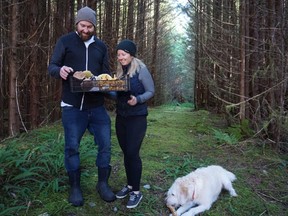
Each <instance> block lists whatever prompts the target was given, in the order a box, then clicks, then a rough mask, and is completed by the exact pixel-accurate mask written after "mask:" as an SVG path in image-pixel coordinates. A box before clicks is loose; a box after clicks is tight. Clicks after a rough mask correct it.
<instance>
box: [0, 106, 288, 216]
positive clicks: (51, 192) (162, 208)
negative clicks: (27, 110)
mask: <svg viewBox="0 0 288 216" xmlns="http://www.w3.org/2000/svg"><path fill="white" fill-rule="evenodd" d="M111 119H112V162H111V165H112V167H113V170H112V173H111V177H110V180H109V184H110V186H111V188H112V189H113V191H115V192H116V191H117V190H119V189H121V188H122V186H123V185H125V183H126V182H125V172H124V168H123V157H122V153H121V150H120V148H119V145H118V143H117V139H116V137H115V129H114V119H115V115H114V113H111ZM238 132H239V131H238ZM238 132H237V127H227V125H226V124H225V121H224V118H222V117H221V116H219V115H214V114H212V113H209V112H207V111H204V110H199V111H193V110H192V108H191V107H189V106H162V107H155V108H151V109H150V110H149V116H148V130H147V134H146V137H145V139H144V142H143V146H142V150H141V155H142V160H143V174H142V181H141V191H142V193H143V195H144V197H143V200H142V202H141V203H140V204H139V206H138V207H137V208H135V209H127V208H126V207H125V206H126V202H127V199H126V198H125V199H121V200H116V201H114V202H112V203H106V202H104V201H102V200H101V199H100V197H99V195H98V193H97V192H96V190H95V185H96V182H97V169H96V168H95V165H94V164H95V154H96V153H97V148H95V146H94V145H93V137H92V136H91V135H90V134H89V133H86V134H85V136H84V137H83V139H82V142H81V167H82V179H81V185H82V190H83V195H84V199H85V203H84V206H82V207H78V208H76V207H72V206H71V205H70V204H69V203H68V202H67V196H68V189H69V188H68V186H67V181H68V179H67V176H66V174H65V170H64V168H63V143H64V138H63V130H62V126H61V123H60V122H57V123H55V124H53V125H49V126H45V127H43V128H40V129H37V130H33V131H31V132H29V133H27V134H22V135H21V136H19V137H17V138H13V139H9V140H6V141H3V142H2V143H0V184H1V188H0V194H1V198H0V201H1V203H0V215H1V216H3V215H29V216H30V215H33V216H34V215H36V216H52V215H53V216H54V215H57V216H58V215H59V216H60V215H61V216H84V215H85V216H90V215H91V216H92V215H103V216H119V215H125V216H126V215H128V216H130V215H131V216H144V215H145V216H165V215H169V210H168V209H167V207H166V205H165V193H166V192H167V190H168V188H169V187H170V186H171V184H172V183H173V182H174V180H175V179H176V178H177V177H180V176H183V175H186V174H188V173H189V172H191V171H193V170H195V169H196V168H198V167H202V166H208V165H212V164H218V165H221V166H223V167H224V168H226V169H228V170H229V171H231V172H233V173H234V174H235V175H236V177H237V180H236V181H235V182H234V183H233V185H234V188H235V190H236V192H237V193H238V196H237V197H230V196H229V194H228V193H227V192H225V191H223V192H222V193H221V194H220V196H219V199H218V200H217V201H216V202H215V203H214V204H213V205H212V207H211V209H210V210H209V211H206V212H205V213H203V214H201V215H209V216H226V215H229V216H230V215H231V216H232V215H233V216H237V215H239V216H242V215H243V216H248V215H249V216H250V215H252V216H254V215H255V216H256V215H259V216H260V215H261V216H264V215H273V216H274V215H275V216H282V215H283V216H284V215H287V209H288V184H287V183H288V170H287V162H288V156H287V154H286V155H285V154H281V153H279V152H276V151H274V150H273V149H271V148H270V146H268V145H264V144H263V143H262V142H260V141H257V140H253V139H249V140H247V139H246V140H244V139H243V137H242V138H241V139H240V138H239V136H236V135H235V134H237V133H238Z"/></svg>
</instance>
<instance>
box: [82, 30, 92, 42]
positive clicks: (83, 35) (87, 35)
mask: <svg viewBox="0 0 288 216" xmlns="http://www.w3.org/2000/svg"><path fill="white" fill-rule="evenodd" d="M78 35H79V37H80V38H81V39H82V40H83V41H87V40H89V39H90V38H91V37H92V36H93V33H92V32H89V34H84V33H82V32H79V31H78Z"/></svg>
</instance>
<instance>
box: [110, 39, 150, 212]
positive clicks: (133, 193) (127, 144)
mask: <svg viewBox="0 0 288 216" xmlns="http://www.w3.org/2000/svg"><path fill="white" fill-rule="evenodd" d="M116 50H117V60H118V67H117V77H123V76H128V78H129V79H130V91H128V92H118V95H117V106H116V114H117V115H116V122H115V125H116V135H117V139H118V142H119V145H120V147H121V149H122V151H123V154H124V167H125V172H126V178H127V185H126V186H124V187H123V188H122V190H120V191H119V192H118V193H117V194H116V197H117V198H119V199H122V198H124V197H126V196H127V195H128V194H129V195H130V198H129V201H128V203H127V206H126V207H127V208H135V207H137V205H138V204H139V203H140V201H141V200H142V198H143V195H142V193H141V192H140V181H141V175H142V161H141V158H140V148H141V144H142V141H143V138H144V136H145V133H146V129H147V115H148V109H147V103H146V101H147V100H149V99H150V98H152V97H153V96H154V82H153V79H152V76H151V74H150V72H149V70H148V69H147V67H146V65H145V64H144V63H143V62H142V61H141V60H139V59H138V58H136V57H135V56H136V51H137V48H136V45H135V43H134V42H133V41H131V40H123V41H121V42H120V43H119V44H118V46H117V48H116Z"/></svg>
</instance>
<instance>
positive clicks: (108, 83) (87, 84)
mask: <svg viewBox="0 0 288 216" xmlns="http://www.w3.org/2000/svg"><path fill="white" fill-rule="evenodd" d="M69 79H70V90H71V92H99V91H100V92H101V91H104V92H105V91H106V92H107V91H128V90H129V89H130V82H129V78H128V77H125V78H123V79H119V80H92V79H84V80H79V79H76V78H75V77H73V76H70V77H69Z"/></svg>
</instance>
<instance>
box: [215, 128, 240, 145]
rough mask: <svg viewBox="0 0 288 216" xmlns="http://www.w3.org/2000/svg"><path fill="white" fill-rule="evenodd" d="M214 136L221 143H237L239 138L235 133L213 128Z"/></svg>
mask: <svg viewBox="0 0 288 216" xmlns="http://www.w3.org/2000/svg"><path fill="white" fill-rule="evenodd" d="M213 132H214V137H215V138H216V140H217V141H218V142H219V143H223V144H229V145H235V144H236V143H237V142H238V141H239V140H238V139H237V137H236V136H234V135H233V134H228V133H225V132H222V131H220V130H216V129H213Z"/></svg>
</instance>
